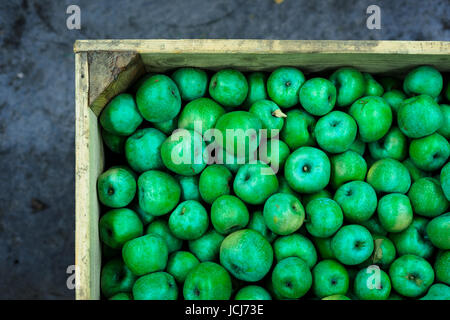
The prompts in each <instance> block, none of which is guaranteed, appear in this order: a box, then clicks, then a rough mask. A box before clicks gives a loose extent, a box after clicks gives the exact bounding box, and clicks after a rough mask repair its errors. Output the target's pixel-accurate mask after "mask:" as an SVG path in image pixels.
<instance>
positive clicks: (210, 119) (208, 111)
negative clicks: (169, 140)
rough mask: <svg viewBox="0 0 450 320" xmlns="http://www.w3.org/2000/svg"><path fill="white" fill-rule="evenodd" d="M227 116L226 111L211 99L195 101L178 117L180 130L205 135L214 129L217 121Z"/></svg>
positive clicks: (187, 105)
mask: <svg viewBox="0 0 450 320" xmlns="http://www.w3.org/2000/svg"><path fill="white" fill-rule="evenodd" d="M224 114H225V110H224V109H223V108H222V107H221V106H220V105H219V104H218V103H217V102H215V101H214V100H211V99H209V98H198V99H195V100H193V101H191V102H189V103H188V104H186V106H185V107H184V108H183V110H182V111H181V113H180V116H179V117H178V128H184V129H188V130H194V131H198V133H200V134H202V135H204V134H205V132H206V131H207V130H210V129H212V128H214V126H215V125H216V122H217V120H218V119H219V118H220V117H221V116H222V115H224Z"/></svg>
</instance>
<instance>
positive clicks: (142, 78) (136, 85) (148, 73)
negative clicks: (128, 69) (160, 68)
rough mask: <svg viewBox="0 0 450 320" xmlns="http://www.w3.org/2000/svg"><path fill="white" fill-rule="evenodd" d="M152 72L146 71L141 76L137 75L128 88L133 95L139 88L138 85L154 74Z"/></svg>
mask: <svg viewBox="0 0 450 320" xmlns="http://www.w3.org/2000/svg"><path fill="white" fill-rule="evenodd" d="M154 75H155V73H154V72H147V73H145V74H144V75H143V76H141V77H139V78H138V79H137V80H136V81H135V82H134V83H133V85H132V86H131V88H130V89H129V91H130V93H132V94H133V95H134V96H135V95H136V93H137V91H138V90H139V87H140V86H142V84H143V83H144V82H145V81H147V79H149V78H150V77H152V76H154Z"/></svg>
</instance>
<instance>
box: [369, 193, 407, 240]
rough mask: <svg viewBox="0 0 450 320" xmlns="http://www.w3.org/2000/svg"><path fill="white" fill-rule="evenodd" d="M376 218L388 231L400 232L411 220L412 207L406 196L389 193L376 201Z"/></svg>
mask: <svg viewBox="0 0 450 320" xmlns="http://www.w3.org/2000/svg"><path fill="white" fill-rule="evenodd" d="M377 213H378V218H379V220H380V223H381V225H382V226H383V228H384V229H385V230H386V231H388V232H401V231H403V230H405V229H406V228H408V227H409V225H410V224H411V222H412V221H413V209H412V206H411V201H410V200H409V198H408V197H407V196H405V195H404V194H400V193H390V194H387V195H385V196H383V197H382V198H381V199H380V200H379V201H378V208H377Z"/></svg>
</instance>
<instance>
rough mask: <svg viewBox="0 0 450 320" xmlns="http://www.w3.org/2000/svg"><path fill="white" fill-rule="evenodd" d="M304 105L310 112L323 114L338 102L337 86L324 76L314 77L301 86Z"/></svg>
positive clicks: (318, 114)
mask: <svg viewBox="0 0 450 320" xmlns="http://www.w3.org/2000/svg"><path fill="white" fill-rule="evenodd" d="M299 99H300V103H301V105H302V107H303V108H304V109H305V110H306V111H308V112H309V113H310V114H312V115H315V116H323V115H326V114H327V113H328V112H330V111H331V110H333V108H334V105H335V103H336V87H335V86H334V84H333V83H332V82H331V81H329V80H327V79H324V78H312V79H309V80H308V81H306V82H305V83H304V84H303V86H302V87H301V88H300V93H299Z"/></svg>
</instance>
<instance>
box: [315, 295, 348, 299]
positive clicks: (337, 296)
mask: <svg viewBox="0 0 450 320" xmlns="http://www.w3.org/2000/svg"><path fill="white" fill-rule="evenodd" d="M322 300H352V299H350V298H349V297H347V296H344V295H342V294H333V295H332V296H328V297H325V298H322Z"/></svg>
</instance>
